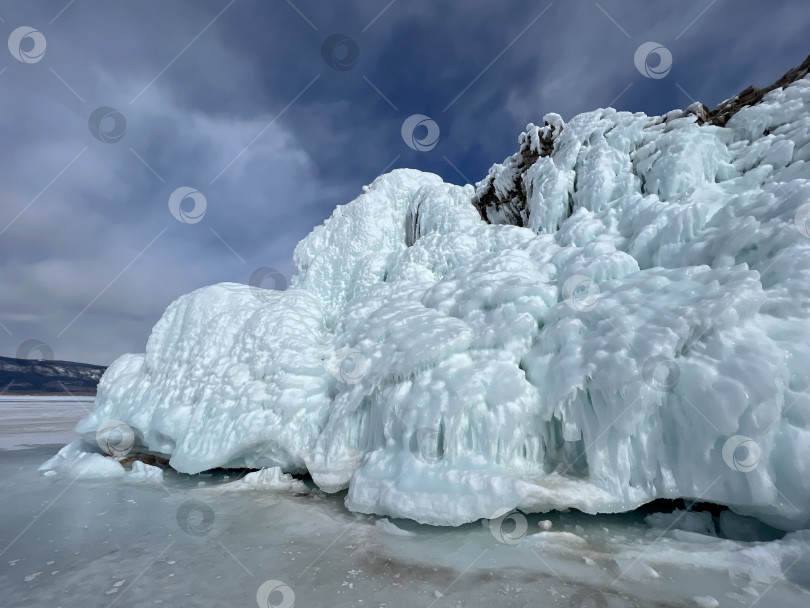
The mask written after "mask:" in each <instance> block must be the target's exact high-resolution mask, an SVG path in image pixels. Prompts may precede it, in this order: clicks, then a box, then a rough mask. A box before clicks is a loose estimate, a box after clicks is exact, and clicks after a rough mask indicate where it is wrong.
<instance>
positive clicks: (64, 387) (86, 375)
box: [0, 357, 107, 395]
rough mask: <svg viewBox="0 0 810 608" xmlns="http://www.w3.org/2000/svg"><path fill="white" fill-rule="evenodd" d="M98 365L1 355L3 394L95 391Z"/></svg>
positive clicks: (100, 368)
mask: <svg viewBox="0 0 810 608" xmlns="http://www.w3.org/2000/svg"><path fill="white" fill-rule="evenodd" d="M105 369H107V368H106V367H103V366H101V365H90V364H89V363H75V362H73V361H47V360H41V359H16V358H13V357H0V394H2V395H69V394H72V395H95V394H96V386H97V385H98V381H99V380H100V379H101V375H102V374H103V373H104V370H105Z"/></svg>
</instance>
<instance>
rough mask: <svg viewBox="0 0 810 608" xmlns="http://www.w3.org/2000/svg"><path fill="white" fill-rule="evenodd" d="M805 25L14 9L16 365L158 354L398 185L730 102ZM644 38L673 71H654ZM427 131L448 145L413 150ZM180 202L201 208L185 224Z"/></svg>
mask: <svg viewBox="0 0 810 608" xmlns="http://www.w3.org/2000/svg"><path fill="white" fill-rule="evenodd" d="M808 17H810V14H808V8H807V2H806V0H793V1H787V0H786V1H782V2H779V1H776V2H762V1H760V0H695V1H680V2H673V1H671V0H670V1H660V0H656V1H648V2H627V1H621V0H600V1H599V2H598V3H596V2H589V1H585V0H581V1H579V0H576V1H560V0H558V1H556V2H553V3H549V2H547V1H546V0H540V1H512V0H499V1H498V2H484V1H482V0H464V1H461V0H458V1H456V2H452V3H451V2H446V1H440V0H407V1H406V0H394V1H391V0H355V1H342V0H332V1H329V2H326V1H324V0H321V1H320V2H317V1H315V0H290V1H287V0H263V1H259V0H234V1H231V0H194V1H192V0H188V1H181V0H131V1H127V0H122V1H117V2H107V1H103V0H75V1H72V2H69V1H67V0H59V1H56V2H45V1H26V2H23V1H21V0H17V1H12V0H7V1H0V32H2V35H3V37H4V39H9V44H8V45H0V129H1V132H0V134H1V135H2V139H0V141H2V146H0V159H2V160H1V161H0V324H2V325H0V355H5V356H15V355H16V354H17V353H20V354H22V355H25V354H26V353H25V352H24V351H25V350H26V349H25V348H23V349H22V351H21V350H20V345H23V344H28V345H29V346H30V344H31V342H30V340H39V341H41V342H43V343H45V344H46V345H47V346H48V347H49V348H50V349H51V350H52V351H53V353H54V355H55V357H56V358H59V359H68V360H78V361H86V362H91V363H101V364H108V363H110V362H111V361H112V360H113V359H115V358H116V357H117V356H119V355H120V354H122V353H125V352H143V350H144V346H145V343H146V339H147V337H148V335H149V331H150V329H151V327H152V326H153V325H154V323H155V322H156V321H157V320H158V318H159V317H160V315H161V313H162V312H163V310H164V309H165V308H166V306H167V305H168V304H169V303H170V302H171V301H172V300H174V299H175V298H177V297H178V296H180V295H181V294H183V293H186V292H189V291H191V290H193V289H196V288H198V287H202V286H204V285H209V284H212V283H216V282H220V281H236V282H243V283H246V282H248V281H249V279H250V276H251V275H252V274H253V272H254V271H255V270H256V269H258V268H261V267H273V268H277V269H279V270H280V271H281V272H282V273H283V274H284V275H286V276H287V277H289V276H290V274H291V273H292V271H293V267H292V251H293V248H294V246H295V244H296V242H297V241H299V240H300V239H301V238H302V237H304V236H305V235H306V234H307V233H308V232H309V231H310V230H311V229H312V228H313V227H314V226H316V225H317V224H320V223H321V222H322V221H323V220H324V219H326V218H327V217H328V216H329V214H330V213H331V211H332V209H333V208H334V207H335V205H337V204H343V203H346V202H348V201H350V200H351V199H352V198H354V197H356V196H357V195H358V194H359V193H360V192H361V188H362V186H363V185H364V184H368V183H370V182H371V181H373V180H374V178H375V177H376V176H377V175H379V174H380V173H382V172H384V171H387V170H390V169H393V168H399V167H413V168H417V169H421V170H425V171H432V172H434V173H438V174H439V175H441V176H442V177H443V178H444V179H445V180H446V181H449V182H453V183H457V184H463V183H467V182H476V181H479V180H481V179H482V178H483V177H484V176H485V175H486V171H487V169H488V168H489V166H490V165H492V164H493V163H495V162H500V161H501V160H503V159H504V157H506V156H507V155H509V154H511V153H513V152H514V151H515V150H516V149H517V143H516V142H517V136H518V134H519V133H520V131H521V130H522V129H523V128H524V127H525V126H526V124H527V123H528V122H535V123H542V119H543V115H544V114H546V113H548V112H557V113H559V114H561V115H562V116H563V118H564V119H569V118H570V117H571V116H573V115H574V114H577V113H580V112H583V111H588V110H592V109H595V108H598V107H604V106H608V105H613V106H614V107H617V108H619V109H623V110H632V111H643V112H646V113H649V114H660V113H662V112H665V111H668V110H670V109H673V108H683V107H686V106H687V105H688V104H689V103H691V101H692V99H699V100H701V101H703V102H704V103H706V104H707V105H709V106H714V105H716V104H717V103H718V102H720V101H722V100H723V99H725V98H727V97H730V96H732V95H734V94H736V93H737V92H739V91H741V90H742V89H743V88H745V87H746V86H748V85H749V84H757V85H766V84H768V83H770V82H772V81H774V80H775V79H776V78H777V77H779V76H781V75H782V74H783V73H784V72H785V71H786V70H787V69H788V68H790V67H793V66H795V65H798V64H799V63H800V62H801V61H802V59H804V57H805V56H806V55H807V54H808V52H810V45H808V44H807V29H806V25H807V22H808ZM21 28H27V29H21ZM335 35H338V36H335ZM648 42H654V43H658V44H659V45H661V46H663V47H664V50H663V51H661V50H659V51H658V52H654V53H652V54H651V55H650V56H649V57H647V60H646V61H642V63H641V68H642V70H646V69H647V67H649V70H648V71H649V73H651V74H652V76H654V77H648V76H647V75H645V74H643V73H642V71H641V70H639V69H637V67H636V63H637V62H635V61H634V55H635V54H636V51H637V49H638V48H639V46H641V45H642V44H644V43H648ZM43 51H44V52H43ZM667 51H668V52H669V54H671V57H672V65H671V68H670V70H669V71H668V72H667V71H666V69H665V68H666V59H667ZM642 55H643V53H642ZM662 56H663V58H664V61H665V64H663V65H662V64H660V63H659V62H660V60H661V57H662ZM642 59H643V57H642ZM98 108H102V109H101V110H97V109H98ZM104 108H107V109H104ZM414 114H422V115H424V116H425V117H429V119H430V120H432V121H434V122H435V127H434V128H433V130H432V131H431V132H430V136H429V137H428V133H429V131H428V129H427V127H428V125H431V126H432V123H429V122H428V123H424V119H422V121H423V123H424V124H423V126H421V127H419V128H418V129H417V130H416V131H415V132H414V136H415V137H416V139H417V143H418V141H419V140H421V141H423V142H425V143H424V145H422V146H421V147H424V148H430V149H429V150H418V149H412V147H411V146H413V147H414V148H419V147H420V146H418V145H416V144H414V141H413V139H410V140H409V142H407V143H406V141H405V139H404V138H403V136H402V125H403V122H404V121H405V120H406V119H407V118H408V117H410V116H412V115H414ZM435 133H438V135H439V137H438V142H437V143H436V144H435V146H434V145H432V144H433V141H432V140H433V139H435V138H434V137H433V136H434V134H435ZM408 144H410V146H409V145H408ZM178 188H187V189H189V190H186V191H185V192H189V191H191V189H193V190H194V191H198V192H199V193H200V194H199V195H197V194H196V193H194V192H192V193H193V194H194V196H196V197H197V201H196V205H195V201H194V200H193V197H192V198H186V199H185V200H184V201H183V203H182V205H181V206H180V207H179V209H178V208H177V206H175V208H174V215H173V213H172V209H170V203H169V201H170V198H171V197H172V194H173V193H174V192H175V191H176V190H177V189H178ZM183 194H184V191H180V192H179V193H178V194H177V195H175V198H177V200H179V198H178V197H182V195H183ZM203 210H204V213H202V211H203ZM175 215H176V216H178V217H179V218H181V220H182V219H183V218H185V219H186V220H187V222H186V223H184V222H183V221H181V220H178V219H176V218H175ZM39 352H41V351H33V352H32V353H31V355H30V356H32V357H36V356H39V355H38V353H39Z"/></svg>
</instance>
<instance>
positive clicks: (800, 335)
mask: <svg viewBox="0 0 810 608" xmlns="http://www.w3.org/2000/svg"><path fill="white" fill-rule="evenodd" d="M723 124H724V126H718V125H717V124H712V121H711V120H708V119H707V115H706V112H705V109H704V108H702V107H700V106H699V105H695V106H690V108H688V109H687V110H686V111H680V110H678V111H673V112H670V113H668V114H666V115H665V116H661V117H650V116H646V115H644V114H640V113H635V114H634V113H628V112H619V111H616V110H614V109H601V110H596V111H594V112H589V113H585V114H581V115H579V116H576V117H574V118H573V119H572V120H570V121H569V122H564V121H563V120H562V118H561V117H560V116H558V115H555V114H551V115H548V116H546V118H545V125H544V126H542V127H537V126H534V125H529V126H528V127H527V129H526V132H525V133H523V134H522V135H521V137H520V145H521V150H520V151H519V152H518V153H517V154H515V155H514V156H512V157H510V158H508V159H506V160H505V161H504V163H502V164H497V165H494V166H493V167H492V169H491V170H490V172H489V175H488V177H487V178H486V179H485V180H484V181H482V182H481V183H479V184H478V189H477V191H476V190H474V189H473V188H472V187H470V186H467V187H459V186H455V185H451V184H446V183H443V182H442V180H441V179H440V178H439V177H437V176H435V175H431V174H425V173H421V172H418V171H413V170H397V171H394V172H392V173H389V174H387V175H384V176H381V177H379V178H378V179H376V180H375V181H374V183H373V184H371V185H370V186H367V187H366V188H365V191H364V193H363V194H362V195H361V196H359V197H358V198H357V199H356V200H354V201H352V202H351V203H349V204H348V205H344V206H339V207H338V208H337V209H336V210H335V211H334V213H333V214H332V216H331V217H330V218H329V219H328V220H327V221H326V222H324V224H323V225H321V226H318V227H317V228H315V229H314V230H313V231H312V233H311V234H309V236H307V237H306V238H305V239H304V240H303V241H301V243H299V245H298V247H297V248H296V251H295V263H296V266H297V269H298V272H297V275H296V276H295V277H294V278H293V280H292V282H291V286H290V288H289V289H288V290H286V291H283V292H280V291H270V290H263V289H259V288H256V287H251V286H247V285H240V284H233V283H226V284H220V285H214V286H212V287H207V288H204V289H200V290H197V291H195V292H193V293H191V294H188V295H186V296H183V297H181V298H180V299H179V300H177V301H176V302H174V303H173V304H172V305H171V306H169V308H168V309H167V311H166V313H165V314H164V316H163V318H162V319H161V320H160V321H159V323H158V324H157V325H156V326H155V328H154V330H153V332H152V335H151V337H150V338H149V342H148V344H147V347H146V354H144V355H125V356H123V357H121V358H120V359H118V360H117V361H116V362H115V363H114V364H113V365H112V366H110V368H109V369H108V370H107V372H106V373H105V374H104V377H103V378H102V380H101V383H100V385H99V389H98V397H97V400H96V408H95V411H94V412H93V413H92V414H91V415H90V416H89V417H87V418H86V419H84V420H83V421H81V422H80V423H79V425H78V427H77V430H78V431H79V432H80V433H82V434H83V435H84V438H85V440H86V441H89V442H95V433H96V431H97V429H98V428H99V427H100V426H101V425H103V424H104V423H105V422H106V421H108V420H110V419H116V420H121V421H124V422H125V423H126V424H127V425H129V426H130V427H131V428H132V429H133V431H134V433H135V441H136V447H137V449H139V450H142V451H148V452H151V453H155V454H160V455H163V456H166V457H170V464H171V465H172V466H173V467H174V468H175V469H177V470H178V471H182V472H187V473H195V472H199V471H203V470H206V469H211V468H214V467H253V468H257V469H258V468H262V467H280V468H281V470H283V471H284V472H288V473H304V472H308V473H310V474H311V476H312V478H313V480H314V481H315V483H317V484H318V486H319V487H321V488H322V489H323V490H325V491H328V492H334V491H338V490H342V489H346V488H348V493H347V496H346V505H347V506H348V508H350V509H352V510H355V511H359V512H364V513H377V514H381V515H387V516H392V517H406V518H411V519H414V520H417V521H420V522H425V523H431V524H441V525H457V524H461V523H463V522H468V521H472V520H476V519H478V518H482V517H492V516H497V514H500V513H503V512H504V510H506V509H512V508H518V509H522V510H524V511H527V512H529V511H532V512H535V511H546V510H551V509H565V508H577V509H580V510H582V511H585V512H588V513H595V512H617V511H624V510H628V509H633V508H636V507H638V506H639V505H642V504H644V503H646V502H649V501H651V500H653V499H656V498H676V497H684V498H690V499H697V500H702V501H709V502H715V503H720V504H724V505H728V506H729V507H731V508H732V509H734V510H735V511H736V512H738V513H740V514H743V515H754V516H756V517H759V518H760V519H762V520H763V521H766V522H768V523H770V524H771V525H775V526H778V527H781V528H783V529H795V528H799V527H803V526H805V525H806V524H807V522H808V520H810V474H809V473H810V397H808V391H807V389H808V386H810V381H808V374H810V239H808V236H810V224H808V223H807V221H806V220H807V218H808V217H809V216H810V208H809V207H808V204H809V203H810V79H808V78H800V79H798V80H796V81H795V82H793V83H792V84H790V85H789V86H786V87H784V88H776V89H775V90H772V91H770V92H768V93H767V94H766V95H764V97H763V98H762V99H761V100H758V103H755V104H754V105H750V106H747V107H742V108H741V109H738V110H737V111H735V112H734V113H733V115H731V116H730V117H728V116H726V117H725V118H724V120H723Z"/></svg>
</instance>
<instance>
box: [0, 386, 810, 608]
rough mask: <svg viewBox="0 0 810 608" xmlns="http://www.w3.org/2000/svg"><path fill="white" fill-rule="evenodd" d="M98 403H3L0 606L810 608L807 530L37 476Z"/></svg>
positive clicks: (181, 481)
mask: <svg viewBox="0 0 810 608" xmlns="http://www.w3.org/2000/svg"><path fill="white" fill-rule="evenodd" d="M91 407H92V400H78V401H77V400H74V399H62V398H41V397H38V398H19V397H18V398H4V399H2V400H0V522H2V523H0V550H2V559H0V598H2V604H3V605H4V606H38V607H39V606H47V607H49V608H58V607H60V606H62V607H65V608H68V607H74V606H76V607H81V608H94V607H97V606H98V607H102V608H107V607H110V606H117V607H124V606H139V607H142V606H161V605H166V606H182V607H184V608H185V607H193V606H233V607H236V606H245V607H250V606H257V605H258V606H262V607H267V606H277V607H285V608H290V607H291V606H293V602H294V605H295V606H298V607H299V608H300V607H306V606H330V607H342V606H370V607H385V608H396V607H399V606H403V607H404V606H407V607H409V608H412V607H413V606H424V607H425V608H428V607H436V608H444V607H454V608H456V607H467V606H487V607H494V606H507V607H508V606H515V607H521V608H522V607H525V606H543V607H556V606H560V607H569V606H570V607H575V608H590V607H594V608H597V607H604V606H607V607H613V606H617V607H618V606H624V607H627V606H639V607H643V606H661V607H663V606H733V607H737V606H768V607H772V606H807V605H810V550H808V542H807V541H808V538H810V537H808V535H807V534H806V533H804V532H798V533H794V534H790V535H787V536H786V537H785V538H783V539H781V540H776V541H770V542H736V541H731V540H727V539H720V538H716V537H715V536H710V535H705V534H698V533H695V532H694V531H687V530H685V529H683V528H691V529H694V528H695V526H696V525H698V526H699V525H700V523H701V522H702V521H708V522H709V524H711V518H710V517H709V516H708V515H707V514H703V515H695V514H693V513H689V514H688V516H684V517H681V518H680V519H678V518H673V517H669V518H667V516H663V517H662V518H661V520H660V521H654V522H653V523H654V524H655V525H650V524H649V523H647V522H645V519H644V516H643V515H641V514H638V513H632V514H626V515H613V516H587V515H583V514H580V513H578V512H571V513H554V514H549V515H546V516H539V515H531V516H527V517H525V518H524V517H523V516H522V515H520V514H517V515H516V516H515V517H514V518H511V517H508V518H506V519H504V520H503V521H497V520H495V521H492V522H484V523H483V524H482V523H480V522H479V523H477V524H469V525H466V526H461V527H458V528H432V527H429V526H420V525H416V524H413V523H410V522H408V521H400V520H397V521H393V522H391V521H389V520H387V519H384V518H377V517H370V516H360V515H356V514H352V513H350V512H349V511H348V510H347V509H346V508H345V507H344V505H343V499H344V493H339V494H335V495H326V494H322V493H320V492H318V491H312V492H310V493H307V494H304V495H293V494H290V493H283V492H274V491H268V490H258V489H244V488H243V489H236V490H234V491H226V490H227V489H228V488H229V487H230V486H227V485H225V484H231V483H233V482H234V481H236V479H237V478H238V477H239V476H240V475H241V473H240V472H233V471H231V472H216V473H212V474H200V475H193V476H189V475H178V474H176V473H173V472H171V471H166V472H164V479H163V483H162V484H161V483H156V482H152V483H132V482H130V481H127V480H126V479H105V480H99V481H87V480H71V479H66V478H63V477H61V476H52V477H46V476H43V474H42V473H41V472H38V471H37V467H38V466H39V465H40V464H42V463H43V462H44V461H45V460H47V459H48V458H50V457H51V456H53V455H54V454H55V453H56V452H57V451H58V450H59V449H60V448H61V447H62V446H63V445H64V444H65V443H67V442H68V441H71V440H73V439H75V435H74V434H73V433H72V430H71V429H72V428H73V425H74V424H75V423H76V421H78V420H79V418H81V417H83V416H85V415H86V414H87V412H88V410H89V409H90V408H91ZM310 485H311V484H310ZM453 499H454V500H455V499H456V498H453ZM257 596H258V597H257Z"/></svg>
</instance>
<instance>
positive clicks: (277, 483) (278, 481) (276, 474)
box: [216, 467, 309, 494]
mask: <svg viewBox="0 0 810 608" xmlns="http://www.w3.org/2000/svg"><path fill="white" fill-rule="evenodd" d="M216 490H217V491H225V492H228V491H233V490H273V491H282V492H298V493H303V494H306V493H309V488H308V487H307V485H306V484H305V483H304V482H303V481H300V480H298V479H295V478H294V477H293V476H292V475H290V474H289V473H283V472H282V471H281V468H280V467H269V468H265V469H261V470H259V471H253V472H252V473H248V474H247V475H245V476H244V477H243V478H242V479H239V480H237V481H232V482H230V483H226V484H223V485H220V486H217V487H216Z"/></svg>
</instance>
